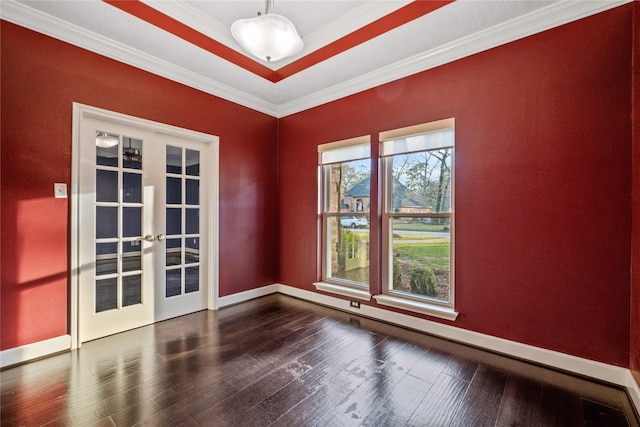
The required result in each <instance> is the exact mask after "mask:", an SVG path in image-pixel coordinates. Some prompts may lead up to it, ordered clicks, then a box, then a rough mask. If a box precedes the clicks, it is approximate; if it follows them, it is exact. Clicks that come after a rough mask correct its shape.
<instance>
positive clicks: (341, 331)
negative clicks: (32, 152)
mask: <svg viewBox="0 0 640 427" xmlns="http://www.w3.org/2000/svg"><path fill="white" fill-rule="evenodd" d="M1 399H2V409H1V420H2V425H16V426H17V425H44V424H48V423H51V424H52V425H77V426H87V425H91V426H114V425H115V426H132V425H136V424H140V425H153V426H157V425H171V426H177V425H184V426H238V427H240V426H267V425H272V426H288V427H290V426H296V427H297V426H332V427H333V426H346V425H349V426H351V425H362V426H400V425H416V426H485V425H486V426H516V425H517V426H585V427H586V426H614V427H615V426H638V420H637V419H636V418H635V415H634V412H633V408H632V407H631V404H630V402H629V400H628V398H627V395H626V393H625V392H624V391H623V390H621V389H618V388H613V387H608V386H605V385H602V384H598V383H595V382H592V381H588V380H585V379H581V378H576V377H573V376H570V375H566V374H563V373H559V372H555V371H552V370H548V369H544V368H541V367H538V366H533V365H531V364H527V363H524V362H520V361H515V360H512V359H509V358H505V357H502V356H499V355H495V354H492V353H487V352H484V351H480V350H477V349H474V348H470V347H466V346H464V345H460V344H456V343H452V342H449V341H445V340H441V339H438V338H434V337H431V336H427V335H424V334H420V333H417V332H413V331H408V330H405V329H402V328H398V327H394V326H390V325H387V324H384V323H380V322H377V321H373V320H368V319H365V318H360V317H357V316H353V315H350V314H348V313H343V312H339V311H335V310H332V309H329V308H326V307H321V306H317V305H314V304H310V303H307V302H303V301H299V300H296V299H292V298H290V297H286V296H282V295H271V296H268V297H264V298H260V299H256V300H253V301H249V302H246V303H243V304H239V305H236V306H233V307H228V308H225V309H222V310H220V311H218V312H212V311H202V312H198V313H194V314H190V315H187V316H182V317H179V318H176V319H172V320H168V321H165V322H161V323H157V324H155V325H151V326H147V327H143V328H139V329H135V330H132V331H129V332H124V333H121V334H118V335H114V336H111V337H107V338H103V339H99V340H95V341H92V342H89V343H85V344H83V346H82V348H81V349H80V350H78V351H73V352H70V353H66V354H61V355H58V356H55V357H51V358H47V359H44V360H41V361H37V362H33V363H29V364H26V365H23V366H18V367H15V368H11V369H7V370H5V371H3V372H2V395H1Z"/></svg>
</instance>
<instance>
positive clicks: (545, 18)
mask: <svg viewBox="0 0 640 427" xmlns="http://www.w3.org/2000/svg"><path fill="white" fill-rule="evenodd" d="M632 1H633V0H607V1H602V0H590V1H561V2H556V3H553V4H551V5H549V6H545V7H543V8H540V9H538V10H535V11H533V12H530V13H528V14H525V15H522V16H520V17H517V18H514V19H511V20H509V21H506V22H504V23H501V24H498V25H495V26H493V27H491V28H488V29H485V30H481V31H478V32H476V33H473V34H470V35H468V36H465V37H462V38H460V39H457V40H455V41H453V42H450V43H447V44H445V45H442V46H439V47H437V48H435V49H431V50H428V51H425V52H422V53H420V54H418V55H415V56H413V57H411V58H407V59H405V60H402V61H400V62H397V63H395V64H392V65H389V66H387V67H383V68H380V69H378V70H376V71H373V72H371V73H368V74H365V75H362V76H359V77H356V78H354V79H351V80H348V81H345V82H342V83H340V84H338V85H335V86H332V87H329V88H327V89H323V90H320V91H317V92H314V93H312V94H310V95H308V96H304V97H301V98H298V99H296V100H294V101H291V102H288V103H286V104H282V105H280V106H279V107H278V108H277V117H279V118H281V117H285V116H288V115H291V114H295V113H298V112H301V111H304V110H307V109H310V108H313V107H317V106H319V105H322V104H326V103H328V102H331V101H335V100H337V99H340V98H344V97H347V96H350V95H353V94H356V93H358V92H362V91H364V90H368V89H371V88H374V87H376V86H380V85H382V84H385V83H389V82H392V81H394V80H398V79H401V78H404V77H407V76H410V75H413V74H417V73H420V72H422V71H426V70H429V69H432V68H435V67H438V66H440V65H444V64H447V63H449V62H453V61H456V60H458V59H462V58H464V57H467V56H471V55H474V54H476V53H479V52H482V51H486V50H489V49H492V48H494V47H498V46H500V45H503V44H506V43H509V42H512V41H515V40H518V39H521V38H524V37H528V36H530V35H533V34H536V33H539V32H542V31H545V30H548V29H551V28H554V27H558V26H561V25H564V24H568V23H570V22H573V21H577V20H579V19H582V18H586V17H588V16H591V15H595V14H597V13H600V12H604V11H606V10H609V9H613V8H615V7H618V6H621V5H623V4H626V3H630V2H632Z"/></svg>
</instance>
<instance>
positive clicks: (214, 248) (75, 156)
mask: <svg viewBox="0 0 640 427" xmlns="http://www.w3.org/2000/svg"><path fill="white" fill-rule="evenodd" d="M85 117H87V118H94V119H98V120H102V121H106V122H112V123H116V124H121V125H126V126H130V127H137V128H142V129H145V130H149V131H153V132H158V133H162V134H165V135H173V136H176V137H180V138H184V139H190V140H193V141H196V142H200V143H204V144H208V145H209V158H208V159H206V161H207V162H208V165H209V170H210V171H211V174H210V177H211V178H210V179H211V182H210V183H209V185H210V187H209V190H210V192H209V194H208V200H209V205H208V212H209V214H208V218H207V219H206V221H207V225H208V230H209V235H208V236H207V239H206V245H207V253H208V254H209V256H208V259H206V260H203V262H206V263H208V264H209V265H208V267H209V268H208V271H209V273H208V277H207V278H206V282H207V283H206V285H207V291H208V301H207V308H208V309H209V310H216V309H217V308H218V271H219V270H218V260H219V224H218V218H219V200H218V199H219V194H220V193H219V165H220V138H219V137H217V136H214V135H209V134H205V133H201V132H196V131H192V130H188V129H183V128H179V127H176V126H171V125H166V124H163V123H158V122H154V121H151V120H145V119H140V118H137V117H133V116H128V115H126V114H120V113H115V112H112V111H108V110H103V109H101V108H97V107H91V106H89V105H83V104H79V103H76V102H74V103H73V127H72V145H71V192H70V196H71V289H70V300H69V310H70V316H69V332H70V335H71V348H72V349H75V348H78V347H80V344H81V343H80V338H79V330H80V328H79V325H78V322H79V309H80V307H79V286H80V274H79V273H80V262H79V258H78V255H79V242H78V238H79V235H80V230H79V224H80V221H79V218H80V201H79V199H80V193H79V188H80V186H79V182H80V160H81V159H80V123H81V122H82V119H83V118H85Z"/></svg>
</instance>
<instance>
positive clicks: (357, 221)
mask: <svg viewBox="0 0 640 427" xmlns="http://www.w3.org/2000/svg"><path fill="white" fill-rule="evenodd" d="M340 224H341V225H342V226H343V227H345V228H365V227H369V221H367V219H366V218H364V217H361V216H343V217H340Z"/></svg>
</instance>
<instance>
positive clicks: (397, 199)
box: [345, 177, 427, 208]
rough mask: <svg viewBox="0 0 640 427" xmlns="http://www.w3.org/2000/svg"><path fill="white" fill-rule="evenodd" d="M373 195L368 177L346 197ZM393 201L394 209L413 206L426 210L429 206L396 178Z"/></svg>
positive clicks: (348, 192) (346, 193)
mask: <svg viewBox="0 0 640 427" xmlns="http://www.w3.org/2000/svg"><path fill="white" fill-rule="evenodd" d="M370 194H371V178H370V177H367V178H365V179H363V180H362V181H360V182H359V183H357V184H356V185H354V186H353V187H351V188H350V189H348V190H347V191H346V192H345V195H347V196H351V197H369V195H370ZM393 195H394V197H393V201H394V203H393V204H394V207H400V206H411V207H421V208H426V207H427V204H426V203H425V202H424V201H422V200H421V197H420V196H418V195H417V194H415V193H414V192H413V191H411V190H409V189H408V188H407V187H406V186H405V185H404V184H402V183H401V182H400V181H398V180H397V179H396V178H394V180H393Z"/></svg>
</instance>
